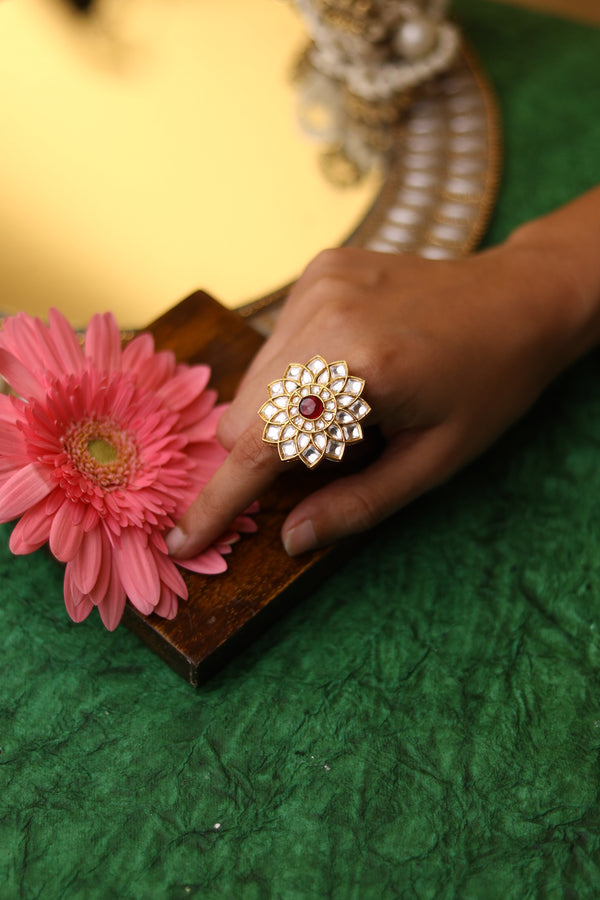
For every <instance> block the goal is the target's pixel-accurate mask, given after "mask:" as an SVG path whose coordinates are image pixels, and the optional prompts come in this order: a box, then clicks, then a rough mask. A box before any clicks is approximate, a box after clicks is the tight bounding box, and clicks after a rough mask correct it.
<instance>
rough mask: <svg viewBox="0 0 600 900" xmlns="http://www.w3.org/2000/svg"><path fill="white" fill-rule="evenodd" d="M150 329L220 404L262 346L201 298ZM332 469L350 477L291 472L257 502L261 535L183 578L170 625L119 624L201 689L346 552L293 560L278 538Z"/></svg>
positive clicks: (139, 619)
mask: <svg viewBox="0 0 600 900" xmlns="http://www.w3.org/2000/svg"><path fill="white" fill-rule="evenodd" d="M148 330H149V331H150V332H151V333H152V334H153V335H154V338H155V341H156V346H157V349H161V350H164V349H170V350H173V351H174V352H175V354H176V356H177V358H178V360H179V361H181V362H188V363H200V362H202V363H208V364H209V365H210V366H211V368H212V378H211V386H212V387H215V388H216V389H217V390H218V392H219V399H220V400H222V401H227V400H230V399H231V398H232V397H233V394H234V391H235V388H236V385H237V383H238V381H239V379H240V377H241V375H242V374H243V372H244V370H245V368H246V366H247V365H248V363H249V361H250V360H251V359H252V357H253V356H254V354H255V353H256V351H257V350H258V348H259V347H260V345H261V343H262V340H263V338H262V337H260V335H258V333H257V332H255V331H254V330H253V329H252V328H251V327H250V326H249V325H248V324H247V323H246V322H245V321H244V320H243V319H242V318H241V317H240V316H239V315H237V314H236V313H234V312H230V311H228V310H226V309H225V308H224V307H222V306H221V305H220V304H219V303H217V302H216V301H215V300H213V299H212V298H210V297H209V296H208V295H207V294H204V293H202V292H198V293H196V294H193V295H192V296H191V297H188V298H187V299H186V300H184V301H183V302H182V303H180V304H178V305H177V306H176V307H174V308H173V309H172V310H170V311H169V312H168V313H166V315H164V316H162V317H161V318H160V319H158V320H157V321H156V322H154V323H153V324H152V325H151V326H150V327H149V329H148ZM290 361H292V360H290ZM265 387H266V386H265ZM265 397H266V393H265ZM274 452H276V451H275V450H274ZM355 458H356V455H355ZM330 466H331V467H333V468H335V469H336V470H339V471H336V474H342V472H343V471H347V468H346V467H344V464H339V465H338V464H326V463H324V464H323V466H321V467H320V471H319V472H314V471H313V472H309V471H307V470H304V469H303V467H300V468H296V467H295V466H294V465H291V466H290V472H289V474H286V475H284V476H283V477H281V478H280V479H279V480H278V482H277V484H276V486H275V487H274V488H273V489H272V490H270V491H269V492H268V493H267V494H266V495H265V496H264V497H261V498H259V499H260V506H261V511H260V513H259V514H258V515H257V523H258V526H259V530H258V533H256V534H251V535H244V536H243V537H242V539H241V541H240V542H239V543H237V544H236V545H235V546H234V548H233V552H232V554H231V556H228V558H227V560H228V571H227V572H226V573H224V574H222V575H212V576H204V575H196V574H193V573H188V572H184V573H183V574H184V577H185V580H186V583H187V586H188V589H189V600H188V601H187V602H181V603H180V606H179V612H178V614H177V616H176V618H175V619H173V620H172V621H167V620H165V619H161V618H159V617H158V616H155V615H151V616H144V615H142V614H141V613H139V612H138V611H137V610H136V609H135V608H134V607H132V606H131V605H130V604H128V605H127V607H126V610H125V615H124V618H123V621H124V623H125V624H126V625H127V626H128V627H129V628H131V629H132V631H134V632H135V633H136V634H138V635H139V636H140V637H141V639H142V640H143V641H145V643H147V644H148V646H149V647H150V648H151V649H152V650H153V651H154V652H156V653H158V654H159V656H161V657H162V658H163V659H164V660H165V662H167V663H168V664H169V665H170V666H171V667H172V668H173V669H174V670H175V671H176V672H178V673H179V674H180V675H182V676H183V677H184V678H186V679H187V680H188V681H189V683H190V684H192V685H194V686H196V685H198V684H199V683H200V682H201V681H202V680H204V679H205V678H206V677H208V676H209V675H211V674H212V673H213V672H215V671H216V670H217V669H218V668H220V667H221V666H222V665H223V664H224V663H225V662H227V660H228V659H230V658H231V656H232V654H234V653H236V652H238V651H239V650H240V649H241V648H242V647H243V646H244V645H245V644H246V643H247V642H248V641H249V640H250V639H251V638H252V637H253V636H254V635H255V634H257V633H258V632H259V631H260V630H262V629H263V628H264V627H265V626H266V625H268V624H269V623H270V622H271V621H272V620H273V619H274V618H275V617H276V616H278V615H280V614H281V613H282V612H284V611H285V610H286V609H287V608H289V606H290V605H291V604H292V603H294V602H295V601H297V600H299V599H302V597H303V596H304V595H305V594H306V593H307V592H308V591H309V590H310V589H311V587H312V586H313V585H314V583H315V582H316V581H317V580H319V579H320V578H322V577H323V574H325V572H326V571H328V570H329V569H330V568H331V567H333V566H334V565H335V564H336V563H337V561H338V560H339V558H340V556H343V555H344V550H343V549H342V550H340V549H338V550H337V552H335V551H332V550H320V551H318V552H316V553H312V554H307V555H305V556H302V557H299V558H295V559H292V558H290V557H289V556H287V554H286V553H285V552H284V550H283V547H282V545H281V540H280V537H279V533H280V529H281V526H282V524H283V522H284V519H285V517H286V516H287V514H288V512H289V511H290V510H291V509H292V507H293V506H294V505H295V504H296V503H297V502H298V500H300V499H301V497H303V496H304V495H305V494H306V493H307V492H308V491H309V490H312V489H314V487H315V486H316V485H317V484H318V483H319V482H320V481H322V480H324V478H327V477H331V471H330ZM321 470H323V471H321ZM327 470H329V471H327ZM317 564H318V565H317Z"/></svg>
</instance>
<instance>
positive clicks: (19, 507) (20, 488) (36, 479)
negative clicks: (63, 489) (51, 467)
mask: <svg viewBox="0 0 600 900" xmlns="http://www.w3.org/2000/svg"><path fill="white" fill-rule="evenodd" d="M53 487H54V481H53V480H52V479H51V477H50V476H49V475H48V473H47V472H46V471H45V469H43V468H42V467H41V466H38V465H37V463H29V465H27V466H23V468H22V469H18V470H17V471H16V472H15V473H14V475H11V477H10V478H9V479H8V480H7V481H5V482H4V484H3V485H2V487H0V522H10V520H11V519H16V518H17V516H20V515H22V514H23V513H24V512H25V510H27V509H29V508H30V507H31V506H34V505H35V504H36V503H39V501H40V500H43V499H44V497H47V496H48V494H49V493H50V491H51V490H52V488H53Z"/></svg>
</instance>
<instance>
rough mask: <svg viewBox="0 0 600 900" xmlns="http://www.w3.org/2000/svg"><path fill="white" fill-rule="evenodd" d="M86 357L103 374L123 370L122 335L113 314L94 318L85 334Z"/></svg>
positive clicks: (98, 315) (97, 315) (99, 315)
mask: <svg viewBox="0 0 600 900" xmlns="http://www.w3.org/2000/svg"><path fill="white" fill-rule="evenodd" d="M85 355H86V358H87V359H89V360H90V362H91V363H93V365H94V366H95V367H96V368H97V369H98V370H99V371H101V372H113V371H115V370H118V369H120V368H121V333H120V331H119V326H118V325H117V322H116V319H115V317H114V316H113V314H112V313H109V312H107V313H104V314H102V315H101V314H99V313H97V314H96V315H95V316H92V318H91V320H90V324H89V325H88V327H87V331H86V333H85Z"/></svg>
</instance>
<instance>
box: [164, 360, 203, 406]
mask: <svg viewBox="0 0 600 900" xmlns="http://www.w3.org/2000/svg"><path fill="white" fill-rule="evenodd" d="M178 369H179V371H177V372H176V374H175V375H174V376H173V378H169V380H168V381H167V382H165V384H163V385H162V386H161V387H160V388H159V390H158V391H157V395H158V396H159V397H160V398H161V400H162V401H163V402H164V403H165V404H166V405H167V406H168V407H169V408H170V409H176V410H180V409H183V408H184V407H185V406H188V404H190V403H193V402H194V400H196V399H197V398H198V397H199V396H200V395H201V394H202V392H203V390H204V389H205V388H206V385H207V384H208V380H209V378H210V366H189V367H188V366H186V367H185V368H182V367H181V366H180V367H178Z"/></svg>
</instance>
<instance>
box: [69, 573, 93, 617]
mask: <svg viewBox="0 0 600 900" xmlns="http://www.w3.org/2000/svg"><path fill="white" fill-rule="evenodd" d="M64 595H65V606H66V607H67V612H68V613H69V615H70V617H71V618H72V619H73V621H74V622H83V620H84V619H87V617H88V616H89V614H90V613H91V611H92V610H93V608H94V604H93V603H92V601H91V600H90V598H89V597H88V596H86V595H84V594H82V593H81V591H80V590H79V588H78V587H77V586H76V585H75V584H74V583H73V579H72V577H71V563H67V568H66V569H65V579H64Z"/></svg>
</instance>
